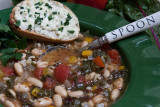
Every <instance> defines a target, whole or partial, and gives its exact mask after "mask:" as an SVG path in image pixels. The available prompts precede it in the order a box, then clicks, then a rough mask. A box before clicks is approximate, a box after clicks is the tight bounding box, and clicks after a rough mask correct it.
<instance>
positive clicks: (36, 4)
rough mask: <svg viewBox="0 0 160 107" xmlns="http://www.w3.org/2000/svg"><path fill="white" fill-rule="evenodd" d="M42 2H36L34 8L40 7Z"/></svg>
mask: <svg viewBox="0 0 160 107" xmlns="http://www.w3.org/2000/svg"><path fill="white" fill-rule="evenodd" d="M42 4H43V2H38V3H35V4H34V5H35V6H42Z"/></svg>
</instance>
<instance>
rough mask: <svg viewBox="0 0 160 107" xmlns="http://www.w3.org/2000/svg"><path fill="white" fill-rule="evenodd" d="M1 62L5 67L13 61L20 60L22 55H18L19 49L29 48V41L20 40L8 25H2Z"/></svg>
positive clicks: (0, 26)
mask: <svg viewBox="0 0 160 107" xmlns="http://www.w3.org/2000/svg"><path fill="white" fill-rule="evenodd" d="M0 35H1V38H0V48H1V50H0V55H1V56H0V60H1V63H2V64H3V65H4V66H5V65H6V64H7V62H8V61H10V60H12V59H16V60H19V59H21V57H22V54H21V53H16V50H17V49H24V48H26V47H27V39H26V38H19V37H18V36H17V35H16V34H15V33H14V32H13V31H11V29H10V28H9V26H8V25H4V24H1V23H0Z"/></svg>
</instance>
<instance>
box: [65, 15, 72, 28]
mask: <svg viewBox="0 0 160 107" xmlns="http://www.w3.org/2000/svg"><path fill="white" fill-rule="evenodd" d="M71 19H72V17H71V15H70V14H69V13H68V15H67V18H66V21H65V22H64V26H67V25H69V21H70V20H71Z"/></svg>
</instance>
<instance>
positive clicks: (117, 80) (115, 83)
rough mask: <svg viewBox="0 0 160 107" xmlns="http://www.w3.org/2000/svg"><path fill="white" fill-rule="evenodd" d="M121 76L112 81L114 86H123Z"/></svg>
mask: <svg viewBox="0 0 160 107" xmlns="http://www.w3.org/2000/svg"><path fill="white" fill-rule="evenodd" d="M123 81H124V80H123V78H118V79H116V80H115V81H114V83H113V85H114V86H115V88H118V89H120V88H122V87H123Z"/></svg>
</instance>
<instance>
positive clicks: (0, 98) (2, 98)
mask: <svg viewBox="0 0 160 107" xmlns="http://www.w3.org/2000/svg"><path fill="white" fill-rule="evenodd" d="M5 100H6V95H5V94H0V102H4V101H5Z"/></svg>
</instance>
